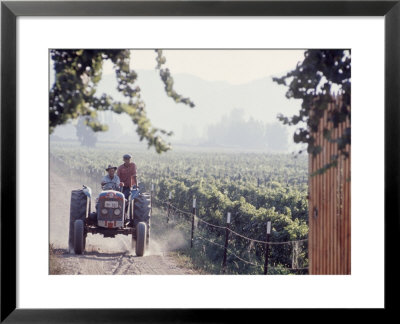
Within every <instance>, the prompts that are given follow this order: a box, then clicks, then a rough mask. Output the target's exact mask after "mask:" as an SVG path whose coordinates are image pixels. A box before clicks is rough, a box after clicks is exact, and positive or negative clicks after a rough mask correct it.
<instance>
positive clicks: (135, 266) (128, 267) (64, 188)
mask: <svg viewBox="0 0 400 324" xmlns="http://www.w3.org/2000/svg"><path fill="white" fill-rule="evenodd" d="M56 171H57V172H56ZM61 172H62V170H55V168H54V166H51V167H50V217H49V218H50V219H49V223H50V230H49V239H50V244H52V246H53V248H54V251H55V254H56V255H57V266H58V267H59V268H60V269H61V271H60V273H61V274H71V275H73V274H85V275H87V274H93V275H104V274H110V275H112V274H126V275H129V274H175V275H176V274H178V275H179V274H196V273H195V272H194V271H193V270H191V269H184V268H182V267H181V266H180V265H178V263H177V261H176V259H175V258H174V257H173V256H171V255H170V253H169V251H168V247H167V246H166V244H163V243H162V242H157V238H153V237H152V238H151V242H150V248H149V249H148V251H147V252H146V254H145V255H144V256H143V257H136V255H135V252H134V249H132V248H131V236H125V235H117V236H116V237H115V238H104V237H103V236H102V235H99V234H96V235H92V234H88V236H87V239H86V249H85V252H84V254H82V255H75V254H70V253H69V251H68V228H69V204H70V197H71V191H72V190H74V189H78V188H81V187H82V183H77V182H74V181H73V180H72V179H68V178H67V177H65V176H63V175H62V173H61ZM92 208H94V199H93V201H92ZM51 265H52V263H50V267H51ZM50 273H52V269H50Z"/></svg>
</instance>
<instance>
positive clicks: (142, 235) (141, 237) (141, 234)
mask: <svg viewBox="0 0 400 324" xmlns="http://www.w3.org/2000/svg"><path fill="white" fill-rule="evenodd" d="M145 250H146V223H144V222H140V223H139V224H137V225H136V255H137V256H143V255H144V251H145Z"/></svg>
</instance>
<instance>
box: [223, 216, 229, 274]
mask: <svg viewBox="0 0 400 324" xmlns="http://www.w3.org/2000/svg"><path fill="white" fill-rule="evenodd" d="M230 224H231V213H230V212H228V215H227V217H226V231H225V248H224V260H223V261H222V273H225V269H226V255H227V252H228V242H229V227H230Z"/></svg>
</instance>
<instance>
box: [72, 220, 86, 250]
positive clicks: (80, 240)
mask: <svg viewBox="0 0 400 324" xmlns="http://www.w3.org/2000/svg"><path fill="white" fill-rule="evenodd" d="M85 241H86V237H85V229H84V224H83V221H82V220H81V219H78V220H76V221H75V223H74V251H75V254H82V252H83V251H84V250H85V245H86V244H85V243H86V242H85Z"/></svg>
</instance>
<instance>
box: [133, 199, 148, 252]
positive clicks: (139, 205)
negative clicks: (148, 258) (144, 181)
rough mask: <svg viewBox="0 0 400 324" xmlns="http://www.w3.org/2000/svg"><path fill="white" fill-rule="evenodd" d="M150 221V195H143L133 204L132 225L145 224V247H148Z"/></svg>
mask: <svg viewBox="0 0 400 324" xmlns="http://www.w3.org/2000/svg"><path fill="white" fill-rule="evenodd" d="M150 220H151V199H150V194H148V193H143V194H140V195H139V196H138V197H137V198H135V204H134V225H136V226H137V225H138V224H139V223H140V222H143V223H146V227H147V228H146V245H147V247H148V246H149V245H150Z"/></svg>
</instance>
